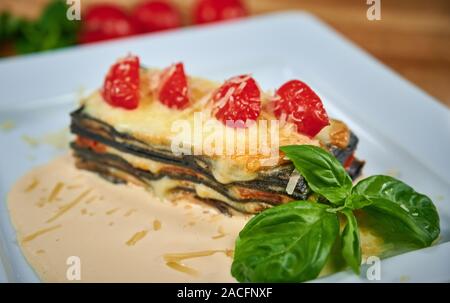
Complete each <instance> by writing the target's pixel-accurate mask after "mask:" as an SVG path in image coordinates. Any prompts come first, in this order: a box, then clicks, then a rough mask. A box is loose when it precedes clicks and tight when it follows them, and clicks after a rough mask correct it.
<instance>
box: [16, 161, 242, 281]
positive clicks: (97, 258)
mask: <svg viewBox="0 0 450 303" xmlns="http://www.w3.org/2000/svg"><path fill="white" fill-rule="evenodd" d="M55 188H57V189H56V191H57V193H56V195H55V194H54V191H55ZM8 207H9V211H10V214H11V218H12V221H13V223H14V226H15V228H16V230H17V238H18V239H17V242H18V243H19V245H20V247H21V248H22V251H23V253H24V255H25V256H26V258H27V260H28V262H29V263H30V265H31V266H32V267H33V268H34V269H35V271H36V273H37V274H38V276H39V277H40V278H41V280H42V281H46V282H69V281H68V280H67V278H66V272H67V270H68V269H69V265H67V264H66V261H67V258H69V257H70V256H76V257H79V258H80V260H81V281H83V282H88V281H97V282H98V281H105V282H106V281H111V282H112V281H114V282H117V281H126V282H131V281H135V282H200V281H204V282H233V281H235V280H234V279H233V278H232V277H231V275H230V268H231V263H232V257H231V254H232V250H233V248H234V241H235V238H236V236H237V234H238V233H239V231H240V230H241V229H242V227H243V226H244V225H245V223H246V221H247V220H248V218H246V217H244V216H233V217H231V218H230V217H227V216H224V215H222V214H220V213H219V212H218V211H217V210H216V209H214V208H212V207H209V206H205V205H201V204H197V203H193V202H190V201H184V200H179V201H177V202H170V201H162V200H160V199H158V198H156V197H155V196H153V195H152V194H151V193H149V192H148V191H146V190H144V189H143V188H141V187H139V186H135V185H114V184H111V183H109V182H107V181H104V180H103V179H101V178H99V177H97V175H95V174H93V173H90V172H87V171H81V170H78V169H76V168H75V167H74V164H73V159H72V157H71V156H64V157H61V158H58V159H56V160H54V161H52V162H50V163H49V164H47V165H44V166H42V167H38V168H36V169H34V170H32V171H30V172H29V173H28V174H26V175H25V176H24V177H22V178H21V179H20V180H19V181H18V182H17V183H16V184H15V185H14V187H13V188H12V190H11V192H10V194H9V196H8ZM218 235H219V236H218ZM174 254H175V255H174ZM179 254H181V255H179ZM177 258H178V259H177Z"/></svg>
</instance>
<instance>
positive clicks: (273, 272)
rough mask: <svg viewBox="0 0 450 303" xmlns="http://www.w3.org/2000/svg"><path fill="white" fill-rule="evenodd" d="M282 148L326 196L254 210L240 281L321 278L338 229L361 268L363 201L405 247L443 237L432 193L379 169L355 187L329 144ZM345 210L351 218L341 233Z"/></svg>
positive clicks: (240, 241) (241, 245)
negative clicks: (326, 146)
mask: <svg viewBox="0 0 450 303" xmlns="http://www.w3.org/2000/svg"><path fill="white" fill-rule="evenodd" d="M281 150H282V151H283V152H284V153H285V154H286V156H287V157H288V158H289V159H290V160H291V161H292V162H293V163H294V165H295V168H296V169H297V170H298V171H299V172H300V173H301V174H302V175H303V177H304V178H305V180H306V181H307V183H308V185H309V187H310V188H311V190H312V191H313V192H314V193H315V194H316V195H320V196H323V197H324V198H325V199H326V202H324V203H319V202H311V201H296V202H290V203H288V204H285V205H281V206H276V207H273V208H271V209H268V210H265V211H263V212H261V213H260V214H258V215H256V216H255V217H253V218H252V219H251V220H250V221H249V222H248V223H247V225H246V226H245V227H244V229H243V230H242V231H241V232H240V233H239V237H238V238H237V240H236V245H235V253H234V260H233V264H232V268H231V274H232V275H233V276H234V277H235V278H236V279H237V280H238V281H241V282H302V281H306V280H310V279H314V278H316V277H317V276H318V275H319V273H320V271H321V270H322V269H323V267H324V266H325V263H326V261H327V259H328V258H329V255H330V253H331V251H332V248H333V247H335V241H336V239H337V238H339V237H340V246H339V247H340V250H341V254H342V258H343V259H344V260H345V262H346V263H347V265H348V266H349V267H350V268H352V269H353V271H354V272H356V273H359V272H360V265H361V254H362V253H361V245H360V236H359V229H358V222H357V219H356V217H355V215H354V214H353V211H354V210H356V209H360V211H361V212H364V213H365V214H366V216H364V218H365V220H367V221H372V222H374V221H376V227H377V230H378V231H380V234H381V235H383V234H386V237H388V238H390V240H393V241H394V242H398V243H400V245H402V248H403V251H405V250H410V249H414V248H420V247H426V246H429V245H431V244H432V243H433V242H434V241H435V240H436V239H437V238H438V237H439V233H440V228H439V215H438V213H437V211H436V208H435V206H434V205H433V203H432V201H431V200H430V199H429V198H428V197H427V196H425V195H423V194H419V193H417V192H416V191H414V189H412V188H411V187H410V186H408V185H406V184H405V183H403V182H401V181H399V180H397V179H395V178H392V177H388V176H382V175H378V176H372V177H369V178H367V179H364V180H362V181H360V182H359V183H358V184H357V185H356V186H354V187H353V188H352V182H351V178H350V176H349V175H348V174H347V172H346V171H345V169H344V168H343V167H342V165H341V164H340V163H339V162H338V161H337V160H336V159H335V158H334V157H333V156H332V155H331V154H330V153H328V152H327V151H325V150H324V149H322V148H319V147H315V146H310V145H300V146H284V147H281ZM319 201H323V199H319ZM339 216H342V217H343V218H345V221H346V223H345V226H344V229H343V231H342V233H341V234H339ZM364 223H365V221H364ZM336 247H337V246H336Z"/></svg>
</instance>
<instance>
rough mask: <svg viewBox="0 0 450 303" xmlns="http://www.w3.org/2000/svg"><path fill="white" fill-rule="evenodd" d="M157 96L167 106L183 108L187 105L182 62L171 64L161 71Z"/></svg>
mask: <svg viewBox="0 0 450 303" xmlns="http://www.w3.org/2000/svg"><path fill="white" fill-rule="evenodd" d="M158 97H159V101H160V102H161V103H162V104H164V105H166V106H167V107H169V108H174V109H184V108H186V107H187V106H188V105H189V95H188V80H187V77H186V74H185V73H184V66H183V63H181V62H179V63H176V64H173V65H172V66H170V67H168V68H166V69H165V70H164V71H163V72H162V74H161V78H160V85H159V89H158Z"/></svg>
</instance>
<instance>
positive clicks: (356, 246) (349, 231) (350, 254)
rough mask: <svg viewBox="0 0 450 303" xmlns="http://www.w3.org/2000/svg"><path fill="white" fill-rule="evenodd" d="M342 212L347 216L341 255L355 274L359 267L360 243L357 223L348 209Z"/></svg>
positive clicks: (342, 237) (357, 272)
mask: <svg viewBox="0 0 450 303" xmlns="http://www.w3.org/2000/svg"><path fill="white" fill-rule="evenodd" d="M342 213H343V214H344V215H345V217H346V218H347V224H346V225H345V227H344V230H343V231H342V236H341V240H342V245H341V246H342V256H343V258H344V260H345V262H346V263H347V264H348V265H349V266H350V268H351V269H353V271H354V272H355V273H356V274H359V272H360V268H361V244H360V240H359V230H358V223H357V222H356V218H355V215H353V212H352V211H351V210H349V209H346V210H343V211H342Z"/></svg>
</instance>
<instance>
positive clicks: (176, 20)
mask: <svg viewBox="0 0 450 303" xmlns="http://www.w3.org/2000/svg"><path fill="white" fill-rule="evenodd" d="M131 16H132V18H133V20H134V21H135V22H136V23H137V25H138V26H139V30H140V31H141V32H144V33H146V32H155V31H161V30H167V29H171V28H177V27H180V26H181V16H180V14H179V12H178V11H177V10H176V8H175V7H174V6H172V5H171V4H169V3H168V2H165V1H147V2H144V3H141V4H139V5H138V6H136V7H135V8H134V9H133V11H132V13H131Z"/></svg>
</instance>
